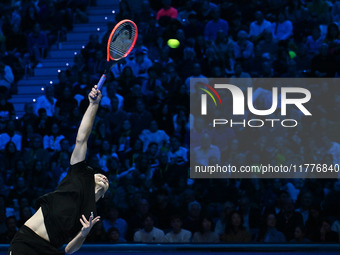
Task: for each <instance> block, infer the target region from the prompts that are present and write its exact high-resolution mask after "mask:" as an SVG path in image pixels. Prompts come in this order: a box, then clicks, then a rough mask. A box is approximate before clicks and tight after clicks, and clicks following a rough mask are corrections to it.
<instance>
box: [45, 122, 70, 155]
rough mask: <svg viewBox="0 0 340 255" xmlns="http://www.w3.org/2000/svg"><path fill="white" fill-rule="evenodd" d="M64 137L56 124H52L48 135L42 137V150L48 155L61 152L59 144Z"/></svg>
mask: <svg viewBox="0 0 340 255" xmlns="http://www.w3.org/2000/svg"><path fill="white" fill-rule="evenodd" d="M64 138H65V136H64V135H63V134H61V133H60V127H59V124H58V123H57V122H54V123H53V124H52V125H51V127H50V130H49V132H48V134H46V135H45V136H44V137H43V143H44V149H45V150H47V151H49V152H50V153H55V152H57V151H60V150H61V146H60V142H61V140H63V139H64Z"/></svg>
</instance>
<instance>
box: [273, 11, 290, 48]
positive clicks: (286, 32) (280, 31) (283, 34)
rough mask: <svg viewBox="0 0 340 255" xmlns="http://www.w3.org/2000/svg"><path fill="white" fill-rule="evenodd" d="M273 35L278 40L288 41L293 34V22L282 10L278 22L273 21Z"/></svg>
mask: <svg viewBox="0 0 340 255" xmlns="http://www.w3.org/2000/svg"><path fill="white" fill-rule="evenodd" d="M272 25H273V37H274V39H276V40H278V41H286V40H288V39H289V38H290V37H291V36H292V35H293V23H292V22H291V21H290V20H288V19H286V15H285V13H284V12H280V13H279V16H278V21H277V23H276V22H275V23H273V24H272Z"/></svg>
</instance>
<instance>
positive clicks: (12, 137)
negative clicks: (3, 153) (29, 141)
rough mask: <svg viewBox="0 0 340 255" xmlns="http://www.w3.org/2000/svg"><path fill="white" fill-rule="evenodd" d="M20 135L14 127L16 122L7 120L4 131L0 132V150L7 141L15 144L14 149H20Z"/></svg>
mask: <svg viewBox="0 0 340 255" xmlns="http://www.w3.org/2000/svg"><path fill="white" fill-rule="evenodd" d="M21 140H22V136H21V134H20V132H18V129H17V128H16V123H15V122H14V121H13V120H10V121H8V122H7V125H6V131H5V132H3V133H0V150H4V149H5V147H6V144H7V143H8V142H10V141H11V142H13V143H14V144H15V147H16V150H18V151H21Z"/></svg>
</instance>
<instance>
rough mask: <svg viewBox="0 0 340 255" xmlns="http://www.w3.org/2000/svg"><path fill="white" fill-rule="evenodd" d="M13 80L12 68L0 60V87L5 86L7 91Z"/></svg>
mask: <svg viewBox="0 0 340 255" xmlns="http://www.w3.org/2000/svg"><path fill="white" fill-rule="evenodd" d="M13 82H14V75H13V71H12V68H11V67H10V66H9V65H5V64H4V63H2V62H0V87H5V88H7V90H8V91H9V90H10V89H11V85H12V83H13Z"/></svg>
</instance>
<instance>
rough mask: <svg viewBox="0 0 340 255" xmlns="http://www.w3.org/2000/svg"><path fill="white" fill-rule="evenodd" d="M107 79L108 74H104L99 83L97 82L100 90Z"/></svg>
mask: <svg viewBox="0 0 340 255" xmlns="http://www.w3.org/2000/svg"><path fill="white" fill-rule="evenodd" d="M105 80H106V75H105V74H103V75H102V77H100V80H99V82H98V84H97V89H98V90H100V89H101V88H102V86H103V84H104V82H105Z"/></svg>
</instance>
